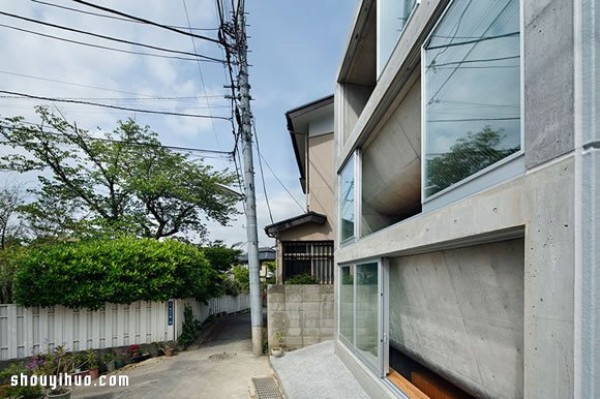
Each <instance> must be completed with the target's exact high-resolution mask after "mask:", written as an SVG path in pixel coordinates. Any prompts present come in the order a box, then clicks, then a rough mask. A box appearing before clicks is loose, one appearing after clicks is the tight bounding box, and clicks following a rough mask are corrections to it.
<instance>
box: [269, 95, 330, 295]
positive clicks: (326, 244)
mask: <svg viewBox="0 0 600 399" xmlns="http://www.w3.org/2000/svg"><path fill="white" fill-rule="evenodd" d="M286 118H287V128H288V131H289V134H290V137H291V140H292V146H293V148H294V154H295V156H296V162H297V163H298V170H299V173H300V184H301V186H302V191H303V192H304V194H306V208H307V212H306V213H304V214H301V215H298V216H295V217H292V218H290V219H286V220H283V221H279V222H277V223H274V224H272V225H269V226H266V227H265V232H266V233H267V235H269V236H270V237H273V238H275V239H276V242H277V282H278V283H282V282H284V281H285V280H286V279H289V278H291V277H294V276H297V275H300V274H311V275H312V276H313V277H314V278H315V279H316V280H317V281H318V282H319V283H320V284H332V283H333V238H334V231H335V222H334V220H335V218H334V215H335V212H334V205H333V201H334V194H333V186H334V181H335V173H334V169H333V96H328V97H325V98H322V99H319V100H316V101H313V102H311V103H309V104H305V105H302V106H300V107H298V108H295V109H292V110H290V111H288V112H287V113H286Z"/></svg>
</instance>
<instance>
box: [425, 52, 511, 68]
mask: <svg viewBox="0 0 600 399" xmlns="http://www.w3.org/2000/svg"><path fill="white" fill-rule="evenodd" d="M517 58H521V56H520V55H511V56H508V57H497V58H480V59H476V60H463V61H453V62H444V63H441V64H429V65H427V68H438V67H441V66H445V65H461V64H472V63H475V62H495V61H505V60H515V59H517ZM510 66H511V67H512V65H510ZM456 68H458V67H455V68H452V69H456ZM461 68H462V67H461Z"/></svg>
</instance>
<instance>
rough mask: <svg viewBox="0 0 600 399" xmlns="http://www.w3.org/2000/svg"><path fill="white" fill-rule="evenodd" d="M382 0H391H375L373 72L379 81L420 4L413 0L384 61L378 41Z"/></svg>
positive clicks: (419, 1) (417, 0) (419, 0)
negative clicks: (375, 39)
mask: <svg viewBox="0 0 600 399" xmlns="http://www.w3.org/2000/svg"><path fill="white" fill-rule="evenodd" d="M382 1H392V0H377V2H376V3H377V4H376V7H377V16H376V27H375V30H376V36H377V41H376V49H375V73H376V75H377V76H376V80H377V81H379V78H381V76H382V75H383V73H384V72H385V70H386V69H387V66H388V64H389V63H390V59H391V58H392V55H393V54H394V51H395V50H396V47H397V46H398V43H399V42H400V40H401V39H402V36H403V35H404V32H406V27H407V26H408V25H409V24H410V21H411V20H412V18H413V16H414V15H415V12H416V10H417V8H419V5H420V4H421V0H414V4H413V6H412V9H411V10H410V13H409V14H408V16H407V17H406V22H405V23H404V27H403V28H402V30H401V31H400V33H399V34H398V37H397V39H396V42H395V43H394V44H393V45H392V46H391V48H390V51H389V53H388V54H387V57H386V58H385V61H383V62H382V58H381V56H380V53H381V42H380V37H381V36H382V35H381V32H380V26H381V21H380V18H381V17H380V15H381V14H380V13H379V10H380V5H381V2H382Z"/></svg>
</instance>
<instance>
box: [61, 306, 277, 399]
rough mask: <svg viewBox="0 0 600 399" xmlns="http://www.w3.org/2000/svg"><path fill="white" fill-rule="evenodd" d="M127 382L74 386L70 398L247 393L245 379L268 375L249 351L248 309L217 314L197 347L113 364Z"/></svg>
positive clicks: (232, 395) (265, 363) (231, 395)
mask: <svg viewBox="0 0 600 399" xmlns="http://www.w3.org/2000/svg"><path fill="white" fill-rule="evenodd" d="M112 374H115V375H127V376H128V377H129V386H128V387H112V388H109V387H77V388H75V389H74V390H73V393H72V395H71V397H72V398H74V399H75V398H96V399H112V398H115V399H117V398H119V399H132V398H211V399H218V398H245V399H246V398H249V397H250V392H251V391H250V388H251V386H252V381H251V379H252V378H253V377H267V376H270V375H272V370H271V368H270V367H269V364H268V360H267V357H266V356H262V357H259V358H256V357H254V356H253V355H252V340H251V329H250V314H249V313H242V314H238V315H233V316H226V317H224V318H222V319H218V321H217V324H216V325H215V326H214V328H213V330H212V332H211V334H210V335H209V336H208V337H207V339H206V341H205V342H204V344H202V345H201V346H200V347H198V348H196V349H193V350H189V351H186V352H180V353H179V354H178V355H177V356H174V357H164V356H162V357H158V358H152V359H149V360H147V361H145V362H142V363H138V364H136V365H131V366H128V367H126V368H124V369H121V370H118V371H117V372H115V373H112Z"/></svg>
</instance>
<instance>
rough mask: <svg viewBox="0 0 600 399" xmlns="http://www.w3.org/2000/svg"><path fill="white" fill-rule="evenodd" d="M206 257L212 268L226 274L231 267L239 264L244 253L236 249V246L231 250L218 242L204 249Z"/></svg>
mask: <svg viewBox="0 0 600 399" xmlns="http://www.w3.org/2000/svg"><path fill="white" fill-rule="evenodd" d="M201 249H202V252H203V253H204V257H205V258H206V259H207V260H208V263H210V265H211V266H212V268H213V269H214V270H215V271H218V272H225V271H227V270H228V269H230V268H231V266H232V265H233V264H234V263H235V262H237V260H238V257H239V256H240V255H241V253H242V251H240V250H239V249H236V248H235V246H232V247H231V248H228V247H226V246H225V245H224V244H223V242H222V241H220V240H217V241H215V242H213V243H212V244H211V245H210V246H207V247H202V248H201Z"/></svg>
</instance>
